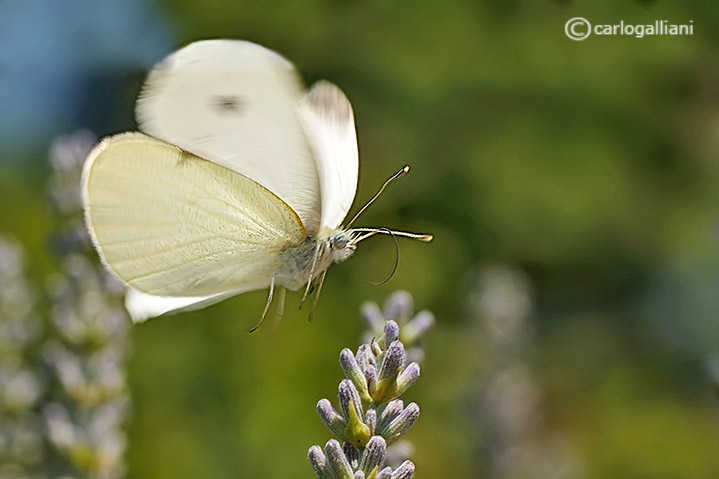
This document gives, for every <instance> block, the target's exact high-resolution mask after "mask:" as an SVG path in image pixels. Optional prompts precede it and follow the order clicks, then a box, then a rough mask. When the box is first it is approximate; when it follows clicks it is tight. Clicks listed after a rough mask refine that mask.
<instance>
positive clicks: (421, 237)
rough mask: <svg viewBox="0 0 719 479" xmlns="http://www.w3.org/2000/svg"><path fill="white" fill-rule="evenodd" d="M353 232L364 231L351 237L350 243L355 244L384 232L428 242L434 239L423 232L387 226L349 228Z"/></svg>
mask: <svg viewBox="0 0 719 479" xmlns="http://www.w3.org/2000/svg"><path fill="white" fill-rule="evenodd" d="M351 231H352V232H353V233H364V234H361V235H359V236H357V237H355V238H354V239H352V243H353V244H356V243H359V242H360V241H364V240H366V239H367V238H369V237H371V236H374V235H376V234H384V235H392V236H393V237H396V236H401V237H403V238H409V239H413V240H417V241H423V242H425V243H429V242H430V241H432V239H434V236H433V235H429V234H423V233H410V232H409V231H395V230H390V229H387V228H352V230H351Z"/></svg>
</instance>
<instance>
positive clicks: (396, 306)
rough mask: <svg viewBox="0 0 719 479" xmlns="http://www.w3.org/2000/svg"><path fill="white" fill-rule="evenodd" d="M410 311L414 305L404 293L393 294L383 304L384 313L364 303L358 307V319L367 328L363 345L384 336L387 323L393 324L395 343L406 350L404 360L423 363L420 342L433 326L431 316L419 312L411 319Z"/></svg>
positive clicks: (407, 293)
mask: <svg viewBox="0 0 719 479" xmlns="http://www.w3.org/2000/svg"><path fill="white" fill-rule="evenodd" d="M413 309H414V301H413V300H412V295H411V294H409V292H407V291H396V292H394V293H393V294H392V295H391V296H390V297H389V299H388V300H387V302H386V303H385V306H384V311H383V310H381V309H380V307H379V306H378V305H377V303H373V302H367V303H365V304H364V305H362V316H363V317H364V319H365V321H367V323H368V324H369V327H370V330H369V331H368V332H367V333H366V334H365V337H364V338H363V340H364V342H366V343H371V342H372V338H374V337H378V336H381V335H382V334H383V333H384V329H385V323H386V322H387V321H394V322H396V323H397V324H398V325H399V327H400V333H399V336H398V337H397V338H395V339H399V340H400V341H401V342H402V344H403V345H404V347H405V348H406V356H407V360H408V361H409V362H412V361H414V362H417V363H421V362H422V360H423V359H424V353H423V349H422V345H421V339H422V337H423V336H424V334H425V333H426V332H427V331H428V330H429V329H431V328H432V326H434V314H432V313H431V312H429V311H420V312H419V313H417V314H416V315H413Z"/></svg>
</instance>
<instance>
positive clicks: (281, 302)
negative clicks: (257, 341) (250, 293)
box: [273, 288, 287, 331]
mask: <svg viewBox="0 0 719 479" xmlns="http://www.w3.org/2000/svg"><path fill="white" fill-rule="evenodd" d="M286 297H287V288H280V294H279V296H278V297H277V311H275V324H274V326H273V329H274V330H275V331H277V328H278V327H279V325H280V321H281V320H282V316H284V315H285V298H286Z"/></svg>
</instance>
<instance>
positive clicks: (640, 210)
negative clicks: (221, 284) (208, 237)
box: [0, 0, 719, 479]
mask: <svg viewBox="0 0 719 479" xmlns="http://www.w3.org/2000/svg"><path fill="white" fill-rule="evenodd" d="M31 1H32V0H31ZM73 5H75V6H74V7H72V8H75V9H77V8H81V7H79V6H77V4H76V3H74V4H73ZM4 6H5V4H2V6H0V9H2V8H3V7H4ZM68 8H69V7H68ZM127 8H128V9H130V8H140V6H139V2H132V3H128V4H127ZM157 8H158V10H159V11H160V12H163V15H164V18H165V20H164V21H166V22H167V23H166V24H159V23H161V22H162V20H161V18H162V16H163V15H157V16H156V17H154V20H153V21H152V22H148V23H145V24H143V27H144V28H147V29H157V30H162V31H171V32H173V34H174V39H173V40H172V41H168V45H166V47H167V48H166V49H165V50H166V51H170V50H172V49H174V48H175V47H177V46H180V45H183V44H185V43H188V42H190V41H192V40H196V39H200V38H208V37H232V38H242V39H248V40H252V41H255V42H258V43H260V44H262V45H265V46H267V47H269V48H272V49H274V50H276V51H278V52H280V53H281V54H283V55H284V56H286V57H287V58H288V59H290V60H291V61H292V62H294V63H295V64H296V65H297V67H298V68H299V69H300V71H301V72H302V73H303V75H304V77H305V79H306V80H307V82H308V83H312V82H313V81H315V80H317V79H320V78H327V79H329V80H331V81H333V82H335V83H337V84H338V85H340V87H341V88H342V89H343V90H344V91H345V92H346V93H347V95H348V96H349V98H350V99H351V101H352V102H353V106H354V108H355V114H356V121H357V127H358V136H359V145H360V156H361V166H360V184H359V190H358V195H357V201H358V203H361V202H362V201H363V200H365V199H367V198H369V197H370V196H371V195H372V194H373V193H374V191H375V189H376V188H377V186H378V185H379V184H381V182H382V181H383V180H384V179H385V178H386V177H387V176H389V175H390V174H392V173H393V172H395V171H396V170H397V169H398V168H399V167H401V166H402V165H403V164H410V165H412V167H413V170H412V173H411V174H410V175H409V176H408V177H407V178H406V179H403V180H402V181H401V182H400V183H399V184H396V185H393V187H392V188H390V189H389V190H388V191H387V193H385V195H384V197H383V198H382V200H381V201H379V202H377V203H376V204H375V205H374V206H373V207H372V208H371V209H370V210H369V211H368V212H367V213H366V214H365V215H364V216H363V218H362V223H363V224H368V225H382V226H388V227H398V228H402V229H407V230H410V231H422V232H425V231H426V232H431V233H434V234H435V238H436V239H435V241H434V242H433V243H431V244H429V245H425V244H415V243H413V242H409V241H405V242H402V244H401V253H402V258H401V262H400V267H399V270H398V272H397V274H396V275H395V277H394V278H393V279H392V280H391V282H390V283H389V284H388V285H385V286H381V287H374V286H369V285H367V284H366V283H365V281H366V280H376V279H380V278H382V277H383V276H384V274H385V273H386V271H387V269H388V266H387V265H388V264H391V260H392V255H393V254H394V251H393V247H392V245H391V243H390V242H389V241H381V240H373V241H369V242H367V243H366V244H362V246H361V248H360V250H359V251H358V252H357V255H356V257H354V258H352V259H351V260H350V261H349V262H348V263H346V264H342V265H338V266H334V267H333V268H332V269H331V271H330V272H329V276H328V281H327V283H326V285H325V289H324V291H323V297H322V300H321V302H320V307H319V310H318V314H317V317H316V319H315V321H314V323H312V324H309V323H307V321H306V320H305V313H304V312H296V311H293V308H288V312H287V314H286V316H285V318H284V320H283V322H282V324H281V325H280V326H279V328H278V329H277V331H273V330H272V327H270V326H265V327H263V328H261V329H260V330H259V331H258V332H257V333H254V334H252V335H248V334H247V330H248V329H249V328H250V327H251V326H252V325H254V324H255V322H256V319H257V317H258V315H259V314H260V312H261V310H262V307H263V305H264V301H265V292H257V293H250V294H246V295H243V296H241V297H238V298H234V299H232V300H229V301H225V302H223V303H221V304H218V305H216V306H213V307H211V308H209V309H207V310H205V311H200V312H193V313H185V314H181V315H177V316H174V317H171V318H162V319H158V320H153V321H150V322H148V323H147V324H144V325H141V326H138V327H134V328H132V333H131V336H132V338H131V339H132V341H133V343H134V345H133V350H134V356H133V357H132V358H131V359H130V361H129V371H128V379H129V385H130V390H131V391H132V396H133V417H132V420H131V425H130V430H129V439H128V463H129V476H130V477H136V478H144V477H153V478H158V479H161V478H170V477H172V478H184V477H187V478H190V477H208V478H222V477H248V478H250V477H263V478H280V477H282V478H286V477H311V475H312V472H311V470H310V468H309V466H308V465H307V462H306V458H305V453H306V451H307V447H308V446H309V445H310V444H313V443H316V442H318V441H320V440H321V439H322V438H325V437H326V432H325V431H324V429H323V427H322V426H321V425H320V424H318V421H317V420H316V417H315V415H314V406H315V402H316V398H317V397H319V396H320V395H322V394H323V391H327V390H330V389H332V388H334V383H335V377H336V371H337V364H336V362H335V361H336V351H338V350H340V349H341V348H342V347H344V346H345V345H346V344H353V343H355V342H356V339H357V336H358V334H359V332H360V330H361V327H362V325H361V323H360V321H359V320H358V314H357V307H358V305H359V304H360V303H361V302H362V301H363V300H366V299H372V300H378V299H381V298H383V297H385V296H386V294H387V293H388V292H389V291H391V290H394V289H398V288H402V289H407V290H409V291H411V292H412V294H413V295H414V297H415V299H416V302H417V305H418V306H419V307H420V308H428V309H431V310H433V311H434V312H435V313H436V314H437V327H436V330H435V332H434V333H433V334H432V335H431V336H430V337H429V338H428V340H427V344H426V345H425V349H426V352H427V358H426V361H425V363H424V365H423V369H422V381H420V382H419V383H418V384H417V385H416V386H415V387H414V388H413V390H412V391H411V397H408V398H407V400H414V401H417V402H418V403H420V405H421V407H422V420H421V421H419V422H418V423H417V424H416V425H415V428H414V431H413V441H414V443H415V447H416V451H415V457H413V458H412V460H413V461H414V462H415V464H416V465H417V471H418V472H417V474H418V476H421V477H467V478H469V477H472V478H474V477H483V476H485V475H487V474H488V472H489V470H490V467H491V463H490V462H489V461H487V460H486V458H484V457H483V456H482V455H481V454H479V452H480V451H482V448H483V447H484V446H483V444H484V442H485V441H486V440H487V436H486V430H484V429H483V428H482V424H481V423H480V422H477V421H475V419H474V418H476V415H477V411H476V408H477V407H478V406H477V403H476V401H475V398H476V397H477V394H478V389H480V388H481V387H482V386H481V384H482V379H483V377H484V375H485V374H486V373H487V371H488V369H489V358H488V356H487V354H488V353H487V352H486V350H485V348H486V346H487V344H486V338H485V337H484V336H483V333H482V330H481V327H480V325H479V323H478V321H477V320H476V317H477V313H476V311H474V308H475V307H474V306H473V305H472V303H471V302H470V301H469V300H468V299H467V298H468V297H469V294H470V292H471V291H473V290H474V288H475V287H476V275H475V271H476V270H477V268H478V267H479V266H480V265H482V264H487V263H489V264H492V263H501V264H509V265H512V266H514V267H517V268H520V269H521V270H523V271H524V272H526V273H527V275H528V278H529V280H530V281H531V282H532V284H533V285H534V289H535V297H536V313H535V314H536V318H535V323H536V329H537V331H536V338H535V341H534V345H533V349H532V351H529V352H528V353H527V355H525V356H524V361H526V362H527V363H528V364H530V365H531V366H532V369H533V371H534V380H535V381H538V382H539V383H540V384H542V390H543V391H544V397H543V406H544V408H543V410H544V421H545V428H546V429H547V430H550V431H557V432H560V433H561V434H562V436H563V437H564V438H565V439H567V440H569V441H571V443H572V449H573V450H574V451H575V452H576V453H577V454H578V455H579V456H580V458H581V460H582V462H583V463H584V467H585V469H586V473H587V475H588V476H589V477H597V478H604V477H716V476H719V453H718V452H719V451H718V448H719V445H718V444H717V436H716V423H717V420H719V417H718V416H719V415H718V412H717V403H716V398H715V397H714V396H712V394H711V388H710V382H709V379H708V378H707V376H706V375H705V372H704V369H703V367H704V358H705V355H706V354H707V353H709V352H712V351H717V350H719V318H718V317H717V316H718V315H717V310H718V309H719V305H718V304H717V295H716V291H717V290H718V288H719V195H718V194H717V192H718V191H719V161H718V160H719V157H718V156H717V151H719V134H718V133H717V132H718V131H719V93H718V91H719V90H717V85H719V57H718V56H717V54H718V53H719V52H718V49H717V45H718V44H719V15H717V13H719V12H717V9H718V8H719V7H717V5H716V4H715V3H713V2H704V1H699V0H690V1H686V2H673V3H670V2H659V1H647V0H643V1H630V2H627V1H619V0H611V1H608V2H589V1H588V0H584V1H582V0H555V2H528V1H520V0H512V1H500V0H478V1H474V2H464V1H459V0H449V1H447V2H432V1H414V2H409V1H406V0H405V1H396V2H387V1H378V0H369V1H358V0H314V1H310V2H284V1H279V0H268V1H265V2H233V1H230V0H206V1H204V2H197V1H194V0H193V1H190V0H165V1H164V2H161V3H160V4H159V5H157ZM0 11H1V10H0ZM574 16H583V17H586V18H587V19H588V20H589V21H590V22H595V23H610V24H613V23H618V22H619V21H620V20H624V21H625V22H627V23H653V22H654V21H655V20H661V19H666V20H668V21H670V22H672V23H686V22H688V21H689V20H693V22H694V35H693V36H687V37H645V38H642V39H637V38H633V37H622V36H617V37H604V38H599V37H590V38H589V39H587V40H585V41H582V42H574V41H571V40H569V39H567V38H566V36H565V35H564V24H565V22H566V21H567V20H568V19H569V18H571V17H574ZM62 18H64V17H62V16H60V15H58V16H57V21H62ZM70 33H72V32H70ZM55 34H57V33H55V31H54V30H53V31H51V32H50V33H48V37H46V38H43V40H44V41H46V42H52V41H53V38H52V37H51V36H50V35H55ZM94 35H98V36H100V37H101V36H102V35H103V31H96V32H95V33H94ZM1 41H4V40H0V42H1ZM90 41H91V40H90ZM90 41H89V40H88V39H87V37H82V36H80V37H79V40H78V41H77V43H75V44H69V45H70V46H67V45H68V44H66V43H62V44H60V46H59V47H58V48H63V49H67V48H74V49H76V51H79V52H83V51H85V49H87V48H89V46H88V44H89V42H90ZM115 41H116V42H120V43H118V45H120V46H121V45H122V41H123V40H122V38H120V39H117V40H115ZM148 45H150V44H148ZM32 47H33V44H31V43H25V44H23V43H18V42H14V44H13V48H17V49H19V50H21V51H22V50H23V49H27V54H26V55H25V58H28V59H29V60H34V58H33V56H32V52H33V50H32ZM163 48H164V47H163ZM153 49H155V50H153ZM158 49H160V48H159V47H158V46H157V44H156V43H152V45H151V46H147V47H146V50H145V51H144V53H143V54H140V53H138V58H147V57H148V56H149V57H151V58H154V55H156V53H155V52H156V51H157V50H158ZM151 50H152V51H151ZM60 53H64V50H63V51H60V52H58V54H60ZM108 55H114V53H108ZM143 55H146V56H145V57H143ZM2 60H3V59H2V58H0V62H2ZM142 64H143V63H141V62H139V63H137V64H135V66H127V69H126V70H125V71H124V72H123V71H120V72H118V73H119V76H117V77H114V78H115V82H113V83H111V84H107V83H105V84H104V87H103V86H102V85H103V84H102V83H101V84H99V85H100V86H97V87H96V88H94V89H93V90H92V92H89V91H87V92H85V94H86V96H85V97H84V100H82V101H83V102H87V99H88V98H92V99H93V101H94V103H90V107H89V108H90V112H91V113H92V114H90V115H88V116H86V117H85V118H86V124H84V125H83V126H85V127H88V128H90V129H93V130H94V131H96V132H97V133H98V134H107V133H112V132H116V131H118V130H122V129H132V128H134V125H133V123H132V122H131V120H130V119H129V118H130V116H129V112H131V111H132V107H133V105H132V94H128V92H134V91H137V88H138V87H139V76H138V67H137V65H142ZM127 65H130V64H127ZM55 68H57V69H58V72H60V71H61V70H62V68H63V66H62V64H59V65H56V66H55ZM2 72H3V71H2V70H0V76H1V75H2V74H3V73H2ZM58 74H59V73H58ZM109 85H111V86H109ZM2 93H3V94H4V95H8V94H11V93H12V92H8V91H4V92H2ZM90 93H92V95H90ZM133 94H134V93H133ZM77 101H81V100H77ZM83 104H87V103H83ZM107 105H112V107H111V108H106V107H107ZM15 108H16V109H14V110H12V113H13V114H16V115H21V114H22V111H21V110H19V109H18V108H19V107H15ZM76 124H77V122H68V124H67V128H68V129H70V128H74V126H75V125H76ZM34 133H35V135H36V136H35V137H36V138H37V139H38V140H37V141H38V143H37V144H36V145H34V146H35V149H34V151H37V150H41V149H42V148H44V146H46V144H47V143H46V142H47V138H49V137H48V136H47V130H46V129H43V128H42V125H38V126H37V131H35V132H34ZM43 142H45V143H43ZM2 148H3V147H2V145H0V157H5V156H7V154H6V152H5V151H4V150H2ZM41 160H42V158H41V157H40V156H38V155H37V154H33V153H28V154H26V155H25V157H24V158H23V162H24V163H17V162H16V163H13V164H9V163H7V162H3V163H2V164H0V168H2V170H0V173H1V174H0V200H1V201H0V232H2V233H3V234H5V235H8V234H10V235H12V236H15V237H16V238H17V239H19V240H21V241H22V242H23V244H24V246H25V247H26V249H27V250H28V251H29V255H28V256H29V258H30V264H29V268H30V270H31V271H32V272H33V273H34V274H35V275H38V276H40V275H45V274H47V273H48V272H52V271H55V270H57V269H58V268H59V266H58V265H57V264H55V263H54V262H53V260H52V258H51V257H50V256H49V255H48V253H47V244H46V241H47V239H46V238H47V232H48V231H50V230H51V229H52V220H51V219H50V216H49V214H48V213H47V212H46V207H45V204H44V201H45V200H44V198H45V192H44V189H45V181H46V178H47V171H48V170H47V168H46V167H44V166H42V167H41V166H38V165H40V164H41ZM23 164H25V165H30V166H27V167H24V166H23ZM298 300H299V299H298V298H297V296H296V295H290V297H289V298H288V301H289V303H288V304H289V305H291V304H292V301H298ZM278 458H281V460H278Z"/></svg>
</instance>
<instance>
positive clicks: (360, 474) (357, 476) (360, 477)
mask: <svg viewBox="0 0 719 479" xmlns="http://www.w3.org/2000/svg"><path fill="white" fill-rule="evenodd" d="M365 477H366V476H365V475H364V472H362V471H357V472H355V477H354V479H365Z"/></svg>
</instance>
